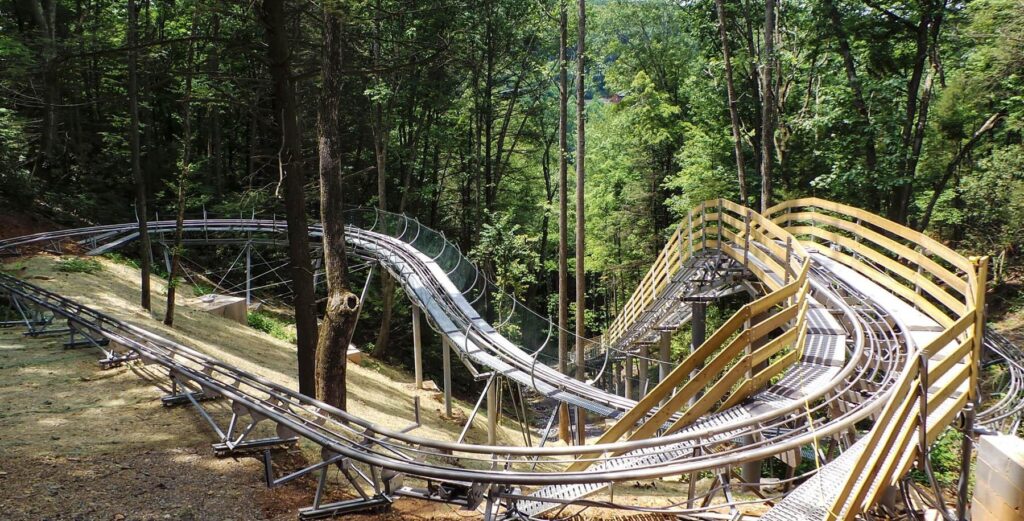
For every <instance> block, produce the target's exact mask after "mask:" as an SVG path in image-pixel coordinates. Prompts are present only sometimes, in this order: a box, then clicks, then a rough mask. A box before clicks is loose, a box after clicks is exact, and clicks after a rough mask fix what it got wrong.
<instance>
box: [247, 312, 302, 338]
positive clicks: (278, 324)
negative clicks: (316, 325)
mask: <svg viewBox="0 0 1024 521" xmlns="http://www.w3.org/2000/svg"><path fill="white" fill-rule="evenodd" d="M247 319H248V322H249V327H251V328H253V329H256V330H259V331H262V332H264V333H266V334H268V335H270V336H272V337H274V338H276V339H278V340H284V341H285V342H291V343H293V344H294V343H295V341H296V338H295V331H293V330H292V329H290V328H288V324H286V323H284V322H282V321H280V320H278V319H276V318H274V317H271V316H270V315H267V314H265V313H260V312H259V311H250V312H249V314H248V315H247Z"/></svg>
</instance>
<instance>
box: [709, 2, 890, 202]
mask: <svg viewBox="0 0 1024 521" xmlns="http://www.w3.org/2000/svg"><path fill="white" fill-rule="evenodd" d="M719 1H721V0H719ZM825 9H826V10H827V11H828V17H829V20H830V21H831V22H832V31H833V33H834V34H835V36H836V41H837V42H838V44H839V54H840V55H842V57H843V68H844V69H846V81H847V82H848V83H849V84H850V90H851V91H853V106H854V108H856V109H857V113H858V114H860V117H861V130H862V131H863V132H864V135H863V139H864V164H865V166H866V167H867V170H868V172H869V173H872V174H873V173H874V172H875V170H876V169H877V167H878V152H877V150H876V149H875V130H874V128H873V127H872V126H871V112H870V111H869V110H868V104H867V102H866V101H865V100H864V89H863V87H862V86H861V83H860V78H858V77H857V65H856V63H855V62H854V61H853V51H852V50H851V49H850V41H849V38H848V37H847V36H846V28H845V27H843V20H842V16H841V15H840V14H839V9H838V8H836V4H835V0H825ZM872 181H873V180H872ZM872 188H873V183H872ZM869 202H870V203H872V204H876V205H877V204H878V201H877V198H871V201H869Z"/></svg>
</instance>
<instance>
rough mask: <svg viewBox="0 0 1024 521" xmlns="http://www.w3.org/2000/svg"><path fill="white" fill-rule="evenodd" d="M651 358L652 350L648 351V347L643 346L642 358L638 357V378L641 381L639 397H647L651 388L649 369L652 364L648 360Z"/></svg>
mask: <svg viewBox="0 0 1024 521" xmlns="http://www.w3.org/2000/svg"><path fill="white" fill-rule="evenodd" d="M649 356H651V352H650V350H649V349H647V347H645V346H641V347H640V356H639V357H637V362H638V363H637V365H638V366H639V367H638V368H637V372H638V375H637V377H638V378H639V379H640V390H639V392H638V393H637V394H638V395H639V397H643V396H645V395H646V394H647V391H648V390H649V389H650V388H651V385H650V376H649V374H648V368H649V366H650V363H649V361H648V360H647V358H648V357H649Z"/></svg>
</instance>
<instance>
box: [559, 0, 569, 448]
mask: <svg viewBox="0 0 1024 521" xmlns="http://www.w3.org/2000/svg"><path fill="white" fill-rule="evenodd" d="M565 3H566V0H559V3H558V30H559V33H558V371H559V372H561V373H562V374H568V372H569V337H568V331H569V216H568V213H569V205H568V199H569V190H568V187H567V185H568V184H569V165H568V164H567V163H566V161H567V157H566V156H568V154H569V150H568V148H569V140H568V137H567V135H568V131H569V125H568V123H569V75H568V71H567V70H566V57H565V48H566V47H567V46H568V44H569V42H568V40H569V29H568V25H569V13H568V12H566V5H565ZM558 435H559V437H560V438H561V439H562V441H564V442H566V443H568V442H569V406H568V405H566V404H565V403H564V402H563V403H559V404H558Z"/></svg>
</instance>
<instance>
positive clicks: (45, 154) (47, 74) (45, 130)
mask: <svg viewBox="0 0 1024 521" xmlns="http://www.w3.org/2000/svg"><path fill="white" fill-rule="evenodd" d="M28 7H29V9H30V10H31V12H32V18H33V21H35V23H36V25H37V26H38V29H39V34H40V41H41V49H40V54H41V58H42V62H43V74H42V82H43V117H42V124H41V127H40V136H39V153H38V154H37V155H36V159H35V163H34V165H33V170H34V173H38V174H41V175H42V176H43V178H44V179H46V180H51V179H52V178H53V172H52V170H53V168H54V166H55V163H56V151H55V148H56V142H57V125H58V117H57V105H58V104H59V102H60V84H59V83H58V81H59V79H58V75H57V2H56V0H33V1H31V2H28Z"/></svg>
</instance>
